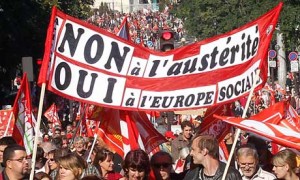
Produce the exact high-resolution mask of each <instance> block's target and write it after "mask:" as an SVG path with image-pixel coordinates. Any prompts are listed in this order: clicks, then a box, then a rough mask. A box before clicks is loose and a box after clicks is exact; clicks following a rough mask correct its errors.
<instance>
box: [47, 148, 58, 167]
mask: <svg viewBox="0 0 300 180" xmlns="http://www.w3.org/2000/svg"><path fill="white" fill-rule="evenodd" d="M54 153H55V150H53V151H50V152H49V153H48V156H47V159H48V160H47V163H48V166H49V169H50V171H53V170H55V169H56V168H57V167H58V164H57V163H56V161H55V159H54Z"/></svg>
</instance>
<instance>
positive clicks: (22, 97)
mask: <svg viewBox="0 0 300 180" xmlns="http://www.w3.org/2000/svg"><path fill="white" fill-rule="evenodd" d="M13 113H14V116H15V125H14V130H13V138H14V139H15V140H16V141H17V143H18V144H20V145H22V146H24V147H25V149H26V153H27V155H31V154H32V151H33V140H34V128H33V125H32V108H31V98H30V90H29V84H28V80H27V74H26V73H24V76H23V79H22V83H21V86H20V89H19V91H18V94H17V96H16V99H15V102H14V106H13Z"/></svg>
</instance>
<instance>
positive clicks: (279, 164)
mask: <svg viewBox="0 0 300 180" xmlns="http://www.w3.org/2000/svg"><path fill="white" fill-rule="evenodd" d="M299 159H300V157H299V155H298V156H297V154H296V153H295V152H294V151H292V150H291V149H284V150H282V151H279V152H278V153H277V154H275V155H274V156H273V159H272V163H273V165H274V166H273V171H274V174H275V175H276V177H277V178H278V179H283V180H299V179H300V177H299V175H297V174H296V168H299V166H300V160H299Z"/></svg>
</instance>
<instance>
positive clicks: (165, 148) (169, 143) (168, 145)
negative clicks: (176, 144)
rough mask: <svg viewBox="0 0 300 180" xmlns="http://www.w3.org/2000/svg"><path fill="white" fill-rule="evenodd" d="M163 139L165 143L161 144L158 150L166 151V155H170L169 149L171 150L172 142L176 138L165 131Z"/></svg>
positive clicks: (170, 132) (171, 133)
mask: <svg viewBox="0 0 300 180" xmlns="http://www.w3.org/2000/svg"><path fill="white" fill-rule="evenodd" d="M165 137H166V139H167V142H165V143H163V144H161V145H160V146H159V148H160V149H161V150H163V151H166V152H168V153H171V152H172V151H171V149H172V141H173V140H174V139H175V138H176V136H175V135H174V133H173V132H172V131H166V132H165Z"/></svg>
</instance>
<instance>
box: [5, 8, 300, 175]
mask: <svg viewBox="0 0 300 180" xmlns="http://www.w3.org/2000/svg"><path fill="white" fill-rule="evenodd" d="M125 17H127V19H128V22H129V31H130V36H131V40H132V41H133V42H135V43H137V44H140V43H144V46H145V47H148V48H151V49H155V48H156V47H155V46H156V44H157V43H156V42H157V35H158V31H159V29H173V30H174V32H175V33H176V35H175V37H176V39H177V40H180V39H181V38H182V37H184V29H183V21H182V20H180V19H178V18H175V17H173V16H172V15H171V14H170V13H169V11H168V10H166V11H165V12H163V13H161V12H152V11H149V10H147V11H139V12H135V13H129V14H121V13H116V14H114V15H113V16H110V15H108V14H102V15H99V14H96V15H95V16H93V17H92V18H91V19H89V20H88V21H89V22H93V23H94V24H95V23H96V25H97V26H99V27H101V28H103V29H106V30H107V31H110V32H112V33H115V34H116V33H117V32H118V31H119V28H120V25H121V22H122V20H123V19H124V18H125ZM150 42H151V43H150ZM272 98H273V99H272ZM295 98H296V97H295V96H293V94H292V93H290V92H288V91H286V90H283V89H280V88H277V89H276V90H275V93H274V97H272V96H271V92H270V90H269V89H264V90H262V91H260V92H257V93H255V94H254V95H253V97H252V98H251V102H250V106H249V108H248V109H247V113H246V115H247V116H251V115H254V114H257V113H259V112H261V111H262V110H263V109H266V108H268V107H269V106H270V105H271V104H272V101H274V102H278V101H283V100H288V101H290V102H291V104H293V106H294V108H295V109H298V107H297V106H299V105H297V103H293V101H295V102H296V101H297V99H295ZM55 100H56V103H57V104H58V106H60V108H59V109H62V110H64V111H62V112H59V114H60V117H61V119H62V120H63V121H62V122H65V123H62V125H61V126H54V127H53V128H49V129H47V128H45V129H44V130H43V131H42V132H43V137H42V138H40V139H39V142H38V148H37V156H36V159H35V169H34V170H35V173H34V174H35V175H34V179H37V180H38V179H43V180H46V179H48V180H51V179H59V180H64V179H68V180H77V179H107V180H117V179H122V180H134V179H140V180H148V179H157V180H160V179H164V180H173V179H174V180H177V179H178V180H181V179H186V180H190V179H201V180H209V179H221V178H222V176H223V173H224V171H225V163H224V162H222V161H220V157H219V142H218V141H217V139H215V138H214V137H212V136H210V135H199V134H198V131H199V129H200V128H201V123H202V121H203V119H204V117H203V115H202V116H201V115H197V116H195V117H192V118H182V117H181V118H180V116H179V115H176V116H174V117H176V118H174V122H172V124H173V125H175V124H176V125H179V126H180V127H181V129H180V131H179V132H173V131H170V129H169V127H167V125H168V123H167V118H166V117H165V116H162V117H160V118H157V119H156V122H155V127H156V129H157V130H158V131H159V132H160V133H161V134H163V135H164V136H165V137H166V140H167V141H166V142H165V143H163V144H161V145H160V146H159V151H156V152H154V153H153V154H151V155H150V154H147V153H146V152H145V151H144V150H142V149H133V150H130V151H129V152H128V153H127V154H126V155H125V157H121V156H120V155H119V154H117V153H116V152H115V151H114V150H113V149H111V148H110V147H109V146H108V145H106V144H105V143H104V142H103V141H102V140H101V139H97V141H96V144H95V146H94V145H93V142H94V139H93V138H87V137H81V136H76V132H75V130H77V129H76V121H72V119H74V118H72V117H70V116H68V114H71V109H72V112H73V111H74V112H77V111H78V104H76V103H74V106H73V107H70V104H68V103H66V101H64V100H59V101H58V100H57V99H55ZM52 101H53V100H52ZM246 101H247V99H246V98H242V99H240V100H239V101H236V102H234V103H233V104H232V106H231V110H232V115H233V116H236V117H241V116H242V115H243V113H244V111H245V105H246ZM46 103H48V104H50V103H52V102H51V100H50V101H49V102H47V101H46ZM66 109H67V110H68V112H66V111H65V110H66ZM73 122H75V123H73ZM45 126H47V124H46V125H45ZM234 134H235V130H234V129H232V130H231V131H230V132H229V133H228V134H227V135H226V136H225V138H224V139H223V141H224V142H225V145H226V148H227V150H228V151H230V150H231V147H232V144H233V140H234ZM268 145H269V144H268V142H267V141H266V140H264V139H261V138H258V137H257V136H251V135H250V134H248V133H247V132H242V134H241V136H240V138H239V145H238V147H237V150H236V151H235V153H234V158H233V159H232V161H231V162H230V167H229V169H228V170H227V172H226V173H227V176H226V180H240V179H243V180H248V179H249V180H250V179H253V180H260V179H265V180H271V179H272V180H273V179H276V178H278V179H286V180H288V179H289V180H299V165H300V158H299V151H296V150H290V149H284V150H281V151H279V152H278V153H276V154H274V155H273V154H271V153H270V150H269V146H268ZM0 163H1V164H0V165H1V166H0V171H1V176H0V180H1V179H6V180H7V179H28V178H29V174H30V171H31V164H30V163H31V159H30V157H28V156H27V154H26V151H25V148H24V147H23V146H20V145H17V144H16V142H15V141H14V139H13V138H12V137H2V138H1V139H0Z"/></svg>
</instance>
